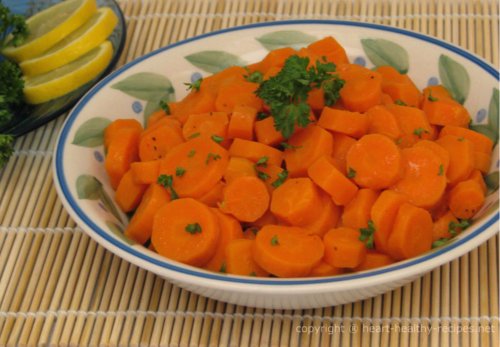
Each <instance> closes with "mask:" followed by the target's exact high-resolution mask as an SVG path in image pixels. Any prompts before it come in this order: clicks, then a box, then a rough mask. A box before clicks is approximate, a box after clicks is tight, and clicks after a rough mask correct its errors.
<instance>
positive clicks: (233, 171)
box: [224, 157, 257, 183]
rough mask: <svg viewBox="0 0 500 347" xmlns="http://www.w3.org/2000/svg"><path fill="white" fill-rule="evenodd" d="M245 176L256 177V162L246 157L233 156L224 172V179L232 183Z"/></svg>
mask: <svg viewBox="0 0 500 347" xmlns="http://www.w3.org/2000/svg"><path fill="white" fill-rule="evenodd" d="M243 176H253V177H256V176H257V173H256V170H255V163H253V162H251V161H250V160H248V159H246V158H238V157H231V158H229V163H228V165H227V168H226V171H225V172H224V181H226V183H230V182H231V181H233V180H234V179H236V178H238V177H243Z"/></svg>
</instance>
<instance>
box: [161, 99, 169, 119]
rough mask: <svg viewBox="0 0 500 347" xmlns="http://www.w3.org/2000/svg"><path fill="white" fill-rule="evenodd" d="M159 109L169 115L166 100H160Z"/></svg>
mask: <svg viewBox="0 0 500 347" xmlns="http://www.w3.org/2000/svg"><path fill="white" fill-rule="evenodd" d="M160 107H161V109H162V110H163V111H164V112H165V113H166V114H167V116H168V115H170V106H168V102H166V101H165V100H160Z"/></svg>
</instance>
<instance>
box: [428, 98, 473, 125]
mask: <svg viewBox="0 0 500 347" xmlns="http://www.w3.org/2000/svg"><path fill="white" fill-rule="evenodd" d="M422 110H423V111H424V112H425V114H426V115H427V119H429V123H431V124H436V125H443V126H444V125H454V126H459V127H467V126H468V125H469V122H470V115H469V112H468V111H467V109H466V108H465V107H463V106H462V105H460V104H459V103H458V102H456V101H455V100H452V99H441V100H434V101H431V100H429V99H427V100H425V101H424V103H423V106H422Z"/></svg>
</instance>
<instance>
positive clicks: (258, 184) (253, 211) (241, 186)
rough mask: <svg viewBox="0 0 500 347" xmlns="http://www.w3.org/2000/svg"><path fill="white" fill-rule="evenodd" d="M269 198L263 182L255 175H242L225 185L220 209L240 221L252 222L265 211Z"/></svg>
mask: <svg viewBox="0 0 500 347" xmlns="http://www.w3.org/2000/svg"><path fill="white" fill-rule="evenodd" d="M269 200H270V197H269V192H268V191H267V188H266V185H265V184H264V182H262V181H261V180H260V179H258V178H257V177H252V176H243V177H238V178H235V179H233V180H232V181H231V182H229V183H228V184H227V185H226V187H225V188H224V200H223V202H222V204H221V209H222V210H223V211H224V212H225V213H229V214H231V215H233V216H234V217H235V218H236V219H238V220H239V221H241V222H254V221H256V220H257V219H259V218H260V217H262V216H263V215H264V213H265V212H266V211H267V209H268V208H269Z"/></svg>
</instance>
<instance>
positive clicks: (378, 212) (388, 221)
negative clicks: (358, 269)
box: [370, 189, 408, 253]
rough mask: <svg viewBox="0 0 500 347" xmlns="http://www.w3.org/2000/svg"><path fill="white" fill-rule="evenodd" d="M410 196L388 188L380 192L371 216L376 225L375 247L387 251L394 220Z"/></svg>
mask: <svg viewBox="0 0 500 347" xmlns="http://www.w3.org/2000/svg"><path fill="white" fill-rule="evenodd" d="M407 201H408V198H407V197H406V196H405V195H403V194H401V193H398V192H395V191H393V190H390V189H387V190H384V191H383V192H382V193H380V195H379V197H378V198H377V200H375V203H374V204H373V206H372V209H371V211H370V217H371V220H372V221H373V224H374V225H375V233H374V234H373V235H374V241H375V248H376V249H377V250H378V251H381V252H384V253H385V252H387V240H388V239H389V235H390V234H391V231H392V227H393V225H394V220H395V218H396V215H397V213H398V210H399V208H400V207H401V205H402V204H403V203H405V202H407Z"/></svg>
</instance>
